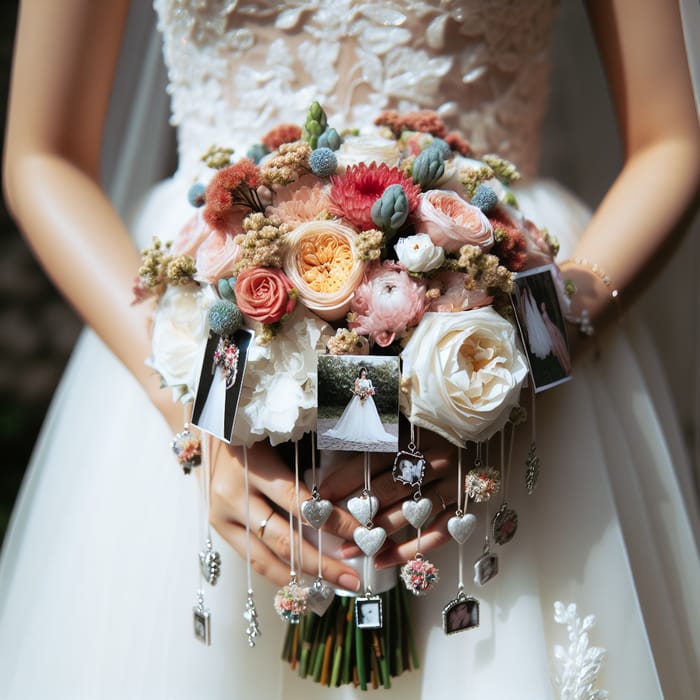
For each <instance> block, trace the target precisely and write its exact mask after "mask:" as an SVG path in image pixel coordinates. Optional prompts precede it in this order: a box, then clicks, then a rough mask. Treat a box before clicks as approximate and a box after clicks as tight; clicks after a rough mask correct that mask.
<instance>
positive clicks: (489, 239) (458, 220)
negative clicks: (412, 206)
mask: <svg viewBox="0 0 700 700" xmlns="http://www.w3.org/2000/svg"><path fill="white" fill-rule="evenodd" d="M413 216H414V220H415V222H416V229H417V231H419V232H420V233H427V234H428V235H429V236H430V240H432V242H433V243H435V245H440V246H442V247H443V248H444V249H445V250H446V251H447V252H448V253H456V252H457V251H458V250H459V249H460V248H461V247H462V246H463V245H466V244H470V245H476V246H479V247H480V248H481V249H482V250H488V249H489V248H490V247H491V246H492V245H493V228H492V227H491V223H490V221H489V220H488V219H487V218H486V216H485V215H484V213H483V212H482V211H481V209H479V208H478V207H475V206H473V205H471V204H469V203H468V202H466V201H465V200H464V199H462V198H461V197H460V196H459V195H458V194H456V193H455V192H451V191H449V190H428V192H424V193H423V194H421V195H419V197H418V207H417V208H416V210H415V212H414V215H413Z"/></svg>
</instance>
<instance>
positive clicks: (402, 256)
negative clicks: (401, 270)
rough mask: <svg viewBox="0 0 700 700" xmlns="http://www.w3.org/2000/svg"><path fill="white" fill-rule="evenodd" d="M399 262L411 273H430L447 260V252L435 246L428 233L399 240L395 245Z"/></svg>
mask: <svg viewBox="0 0 700 700" xmlns="http://www.w3.org/2000/svg"><path fill="white" fill-rule="evenodd" d="M394 250H395V251H396V256H397V257H398V259H399V262H400V263H401V264H402V265H404V266H405V267H406V269H407V270H409V271H410V272H430V270H435V269H437V268H438V267H440V265H442V263H443V262H444V260H445V251H444V249H443V248H441V247H440V246H437V245H435V244H434V243H433V242H432V241H431V240H430V236H429V235H428V234H427V233H417V234H415V235H414V236H406V238H399V240H398V241H396V245H394Z"/></svg>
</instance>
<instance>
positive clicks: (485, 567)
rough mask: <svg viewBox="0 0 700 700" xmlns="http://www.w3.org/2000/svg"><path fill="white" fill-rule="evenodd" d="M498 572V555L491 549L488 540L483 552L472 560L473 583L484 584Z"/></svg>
mask: <svg viewBox="0 0 700 700" xmlns="http://www.w3.org/2000/svg"><path fill="white" fill-rule="evenodd" d="M497 573H498V555H497V554H494V553H493V552H492V551H491V545H490V544H489V542H488V540H486V544H485V545H484V550H483V554H482V555H481V556H480V557H479V558H478V559H477V560H476V561H475V562H474V583H475V584H476V585H477V586H485V585H486V584H487V583H488V582H489V581H490V580H491V579H492V578H493V577H494V576H495V575H496V574H497Z"/></svg>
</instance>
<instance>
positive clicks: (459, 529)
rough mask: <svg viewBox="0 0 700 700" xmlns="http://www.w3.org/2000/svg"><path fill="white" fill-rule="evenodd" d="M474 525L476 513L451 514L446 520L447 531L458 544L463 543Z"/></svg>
mask: <svg viewBox="0 0 700 700" xmlns="http://www.w3.org/2000/svg"><path fill="white" fill-rule="evenodd" d="M475 527H476V515H472V514H471V513H466V514H465V515H453V516H452V517H451V518H450V519H449V520H448V521H447V531H448V532H449V533H450V535H452V537H453V539H454V540H455V541H457V542H459V543H460V544H464V543H465V542H466V541H467V540H468V539H469V538H470V537H471V534H472V532H474V528H475Z"/></svg>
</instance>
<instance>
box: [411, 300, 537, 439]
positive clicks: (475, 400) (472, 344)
mask: <svg viewBox="0 0 700 700" xmlns="http://www.w3.org/2000/svg"><path fill="white" fill-rule="evenodd" d="M401 357H402V358H403V370H402V391H401V409H402V411H403V412H404V413H405V415H406V416H407V417H408V419H409V420H410V421H411V422H412V423H414V424H415V425H418V426H421V427H423V428H427V429H428V430H432V431H434V432H436V433H438V434H439V435H442V436H443V437H444V438H446V439H447V440H449V441H450V442H452V443H454V444H455V445H464V443H465V442H466V441H473V442H480V441H483V440H487V439H488V438H490V437H491V436H492V435H493V434H494V433H496V432H497V431H498V430H500V429H501V428H502V427H503V426H504V425H505V423H506V421H507V420H508V416H509V414H510V410H511V408H512V407H513V406H514V405H515V404H516V403H517V401H518V397H519V396H520V388H521V386H522V383H523V381H524V379H525V377H526V376H527V372H528V368H527V362H526V359H525V356H524V355H523V353H522V352H521V351H520V350H519V348H518V347H517V345H516V335H515V329H514V328H513V326H512V325H511V324H510V323H509V322H508V321H506V320H505V319H504V318H503V317H502V316H500V315H499V314H498V313H496V312H495V311H494V310H493V308H491V307H485V308H481V309H472V310H470V311H459V312H455V313H432V312H430V313H426V314H425V315H424V316H423V319H422V320H421V322H420V323H419V324H418V327H417V328H416V330H415V331H414V333H413V335H412V336H411V339H410V340H409V342H408V344H407V345H406V347H405V349H404V351H403V352H402V353H401Z"/></svg>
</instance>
